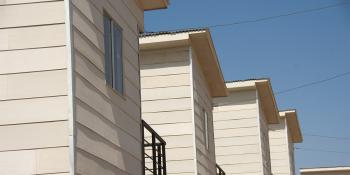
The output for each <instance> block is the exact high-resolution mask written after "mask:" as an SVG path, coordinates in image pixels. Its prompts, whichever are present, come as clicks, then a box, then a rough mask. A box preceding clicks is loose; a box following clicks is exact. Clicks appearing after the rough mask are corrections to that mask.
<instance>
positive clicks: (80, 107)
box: [76, 100, 141, 140]
mask: <svg viewBox="0 0 350 175" xmlns="http://www.w3.org/2000/svg"><path fill="white" fill-rule="evenodd" d="M111 108H112V109H115V108H113V107H111ZM103 112H104V113H102V114H101V113H99V112H97V111H96V110H95V109H93V108H91V107H90V106H89V105H87V104H85V103H84V102H82V101H80V100H76V115H77V121H81V123H84V122H83V120H86V118H91V117H96V118H99V119H100V120H101V121H105V122H106V123H110V125H114V126H115V127H119V128H121V129H122V130H124V131H125V132H126V133H128V134H130V135H131V136H133V137H135V138H136V139H137V140H141V133H140V130H139V129H137V128H139V127H140V124H139V123H136V122H135V121H134V120H133V119H132V118H130V117H129V116H126V115H125V114H122V113H121V112H118V111H116V112H113V111H111V110H105V111H103Z"/></svg>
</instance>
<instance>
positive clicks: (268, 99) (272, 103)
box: [226, 79, 279, 124]
mask: <svg viewBox="0 0 350 175" xmlns="http://www.w3.org/2000/svg"><path fill="white" fill-rule="evenodd" d="M226 86H227V88H228V89H229V90H230V91H239V90H257V91H258V94H259V99H260V104H261V107H262V109H263V111H264V114H265V117H266V120H267V122H268V123H269V124H277V123H279V114H278V107H277V104H276V100H275V95H274V93H273V90H272V86H271V83H270V80H269V79H258V80H247V81H237V82H228V83H226Z"/></svg>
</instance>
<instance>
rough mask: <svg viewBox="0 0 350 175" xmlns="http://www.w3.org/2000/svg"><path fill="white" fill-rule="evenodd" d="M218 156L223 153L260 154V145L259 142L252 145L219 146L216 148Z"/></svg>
mask: <svg viewBox="0 0 350 175" xmlns="http://www.w3.org/2000/svg"><path fill="white" fill-rule="evenodd" d="M215 153H216V155H217V156H222V155H232V154H234V155H238V154H260V147H259V145H258V144H252V145H237V146H227V147H226V146H225V147H221V146H217V147H216V149H215Z"/></svg>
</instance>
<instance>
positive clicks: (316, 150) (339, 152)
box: [295, 147, 350, 154]
mask: <svg viewBox="0 0 350 175" xmlns="http://www.w3.org/2000/svg"><path fill="white" fill-rule="evenodd" d="M295 149H296V150H301V151H315V152H327V153H337V154H350V152H343V151H331V150H324V149H313V148H300V147H295Z"/></svg>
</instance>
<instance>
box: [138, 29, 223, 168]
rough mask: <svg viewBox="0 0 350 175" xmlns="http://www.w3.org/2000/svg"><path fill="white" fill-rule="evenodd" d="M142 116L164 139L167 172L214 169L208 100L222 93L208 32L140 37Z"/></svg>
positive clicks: (194, 30) (197, 31) (184, 31)
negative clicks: (165, 143)
mask: <svg viewBox="0 0 350 175" xmlns="http://www.w3.org/2000/svg"><path fill="white" fill-rule="evenodd" d="M140 48H141V53H140V64H141V97H142V98H141V99H142V118H143V119H144V120H145V121H146V122H147V123H149V124H150V125H151V126H152V128H154V129H155V130H156V131H157V132H158V133H159V135H161V136H162V137H163V138H164V140H165V141H166V142H167V147H166V152H167V153H166V154H167V171H168V174H182V175H187V174H202V175H205V174H208V175H209V174H210V175H212V174H216V172H215V171H216V160H215V144H214V132H213V114H212V99H213V98H214V97H219V96H226V95H227V91H226V87H225V84H224V80H223V76H222V73H221V69H220V66H219V63H218V60H217V56H216V52H215V48H214V45H213V43H212V39H211V36H210V32H209V31H208V30H207V29H191V30H183V31H174V32H160V33H148V34H144V35H142V36H141V38H140Z"/></svg>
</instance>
